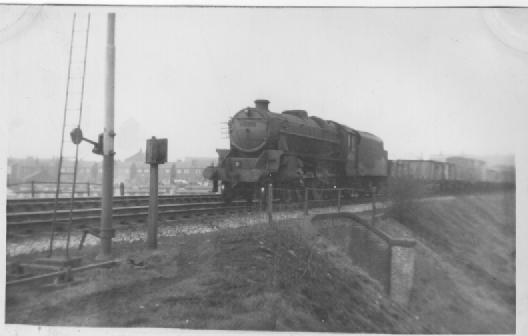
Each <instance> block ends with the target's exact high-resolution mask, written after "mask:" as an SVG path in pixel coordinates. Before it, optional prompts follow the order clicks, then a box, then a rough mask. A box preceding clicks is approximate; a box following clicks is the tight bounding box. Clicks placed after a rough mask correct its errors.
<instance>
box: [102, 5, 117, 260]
mask: <svg viewBox="0 0 528 336" xmlns="http://www.w3.org/2000/svg"><path fill="white" fill-rule="evenodd" d="M114 36H115V13H109V14H108V26H107V35H106V38H107V42H106V78H105V128H104V134H103V195H102V199H101V209H102V211H101V257H102V258H108V257H110V256H111V254H112V237H113V232H114V231H113V230H112V210H113V209H112V203H113V202H112V201H113V193H114V154H115V152H114V137H115V133H114V83H115V81H114V80H115V45H114Z"/></svg>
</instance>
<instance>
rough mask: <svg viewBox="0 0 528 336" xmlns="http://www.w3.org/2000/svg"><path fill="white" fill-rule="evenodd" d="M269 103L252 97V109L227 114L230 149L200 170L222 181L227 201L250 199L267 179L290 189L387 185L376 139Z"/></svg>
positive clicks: (382, 154) (384, 157)
mask: <svg viewBox="0 0 528 336" xmlns="http://www.w3.org/2000/svg"><path fill="white" fill-rule="evenodd" d="M268 105H269V101H268V100H256V101H255V107H247V108H244V109H242V110H240V111H239V112H238V113H236V114H235V115H234V116H233V117H232V118H231V120H230V121H229V123H228V125H229V140H230V149H217V152H218V156H219V157H218V166H217V167H208V168H206V169H205V170H204V174H203V175H204V177H205V178H207V179H211V180H213V184H214V188H216V189H217V187H218V181H221V183H222V186H221V187H222V195H223V196H224V199H225V200H226V201H228V202H229V201H231V200H232V199H233V198H234V197H236V196H242V197H244V198H245V199H247V200H251V199H252V198H253V196H254V195H255V193H256V191H258V190H260V188H262V187H264V186H265V185H266V184H267V183H273V184H274V185H275V186H276V187H279V188H287V189H288V190H289V191H290V192H291V191H292V190H293V191H294V190H296V189H301V188H304V187H314V188H315V187H317V188H324V187H341V188H344V187H346V188H357V190H358V191H361V190H367V189H368V188H370V187H372V186H374V187H379V186H382V185H384V184H385V182H386V179H387V175H388V160H387V151H385V149H384V147H383V141H382V140H381V139H380V138H378V137H376V136H375V135H373V134H370V133H367V132H362V131H358V130H355V129H352V128H350V127H347V126H345V125H342V124H339V123H337V122H334V121H330V120H323V119H320V118H318V117H315V116H310V117H309V116H308V113H307V112H306V111H304V110H287V111H284V112H282V113H275V112H271V111H269V109H268ZM215 191H216V190H215ZM296 194H298V193H296V192H295V191H294V192H293V193H292V194H290V195H289V196H288V197H293V198H295V197H296V196H295V195H296ZM313 196H314V197H316V195H315V194H314V195H313Z"/></svg>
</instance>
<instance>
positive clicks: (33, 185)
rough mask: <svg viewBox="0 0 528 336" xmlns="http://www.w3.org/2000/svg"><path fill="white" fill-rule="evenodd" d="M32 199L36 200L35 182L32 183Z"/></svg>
mask: <svg viewBox="0 0 528 336" xmlns="http://www.w3.org/2000/svg"><path fill="white" fill-rule="evenodd" d="M31 198H35V181H31Z"/></svg>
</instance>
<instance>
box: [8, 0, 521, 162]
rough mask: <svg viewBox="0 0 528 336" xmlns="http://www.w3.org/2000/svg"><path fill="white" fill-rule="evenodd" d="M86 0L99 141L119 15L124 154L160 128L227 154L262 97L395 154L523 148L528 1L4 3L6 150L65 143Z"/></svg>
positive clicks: (173, 141)
mask: <svg viewBox="0 0 528 336" xmlns="http://www.w3.org/2000/svg"><path fill="white" fill-rule="evenodd" d="M74 11H77V12H87V11H90V12H91V13H92V32H91V35H90V49H89V54H88V75H87V84H86V85H87V87H86V96H85V100H86V104H85V113H84V118H83V123H82V128H83V131H84V133H85V134H86V135H88V136H90V137H92V138H96V134H97V133H99V132H101V131H102V128H103V115H104V60H105V54H104V52H105V43H106V41H105V29H106V13H107V12H109V11H115V12H116V14H117V16H116V18H117V19H116V48H117V57H116V67H117V69H116V109H115V111H116V115H115V119H116V132H117V137H116V152H117V157H118V158H121V159H122V158H124V157H126V156H128V155H131V154H133V153H134V152H136V151H137V150H138V149H139V148H144V146H145V139H146V138H147V137H150V136H152V135H155V136H157V137H167V138H168V139H169V159H170V160H172V159H175V158H178V157H183V156H216V152H215V149H216V148H226V147H227V146H228V139H227V135H226V133H225V129H226V128H227V125H226V122H227V120H228V118H229V117H230V116H232V115H233V114H234V113H235V112H236V111H238V110H239V109H241V108H243V107H246V106H250V105H251V106H252V105H253V100H254V99H256V98H266V99H269V100H270V101H271V104H270V109H271V110H272V111H275V112H281V111H283V110H286V109H305V110H307V111H308V113H309V114H310V115H316V116H319V117H321V118H324V119H332V120H335V121H337V122H340V123H343V124H346V125H348V126H350V127H352V128H356V129H359V130H364V131H369V132H371V133H374V134H376V135H378V136H380V137H381V138H382V139H383V140H384V142H385V147H386V149H387V150H388V151H389V156H390V157H391V158H414V157H419V156H423V157H424V158H428V157H429V155H434V154H438V153H444V154H445V153H456V154H462V153H464V154H476V155H487V154H504V153H513V152H514V151H515V150H516V149H520V148H522V147H521V146H522V145H523V144H522V143H521V140H522V139H524V138H523V136H522V135H523V133H524V132H525V128H526V124H527V123H526V121H527V119H528V118H527V117H526V116H525V113H526V112H528V9H500V10H497V9H380V8H378V9H271V8H270V9H260V8H259V9H251V8H216V9H215V8H125V7H121V8H115V9H112V8H109V7H104V8H90V7H82V8H75V7H51V6H44V7H31V8H27V6H18V7H15V6H0V109H1V110H2V111H7V116H6V118H7V130H8V155H10V156H16V157H24V156H27V155H32V156H40V157H50V156H54V155H57V154H58V151H59V140H60V132H59V131H60V127H61V121H62V114H63V105H64V97H65V81H66V70H67V64H68V48H69V39H70V29H71V20H72V13H73V12H74ZM222 129H224V130H222ZM82 148H83V150H82V157H84V158H85V159H94V160H96V159H98V158H97V157H96V156H95V155H93V154H91V152H90V150H91V148H90V146H89V145H88V144H85V145H82Z"/></svg>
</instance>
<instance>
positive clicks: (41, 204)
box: [6, 194, 221, 214]
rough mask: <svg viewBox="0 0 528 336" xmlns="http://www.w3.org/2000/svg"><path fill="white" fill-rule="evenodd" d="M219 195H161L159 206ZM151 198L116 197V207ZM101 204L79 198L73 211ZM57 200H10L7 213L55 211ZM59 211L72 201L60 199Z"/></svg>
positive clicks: (213, 197) (97, 199)
mask: <svg viewBox="0 0 528 336" xmlns="http://www.w3.org/2000/svg"><path fill="white" fill-rule="evenodd" d="M220 199H221V196H220V195H217V194H187V195H160V196H158V203H159V204H174V203H178V204H180V203H192V202H199V201H220ZM148 200H149V196H114V202H113V203H114V207H126V206H141V205H146V204H148ZM100 204H101V198H100V197H79V198H75V199H74V201H73V209H91V208H97V207H99V206H100ZM54 206H55V198H31V199H10V200H9V199H8V200H7V204H6V211H7V213H8V214H9V213H19V212H35V211H53V209H54ZM57 209H58V210H69V209H70V199H69V198H60V199H59V200H58V203H57Z"/></svg>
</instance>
